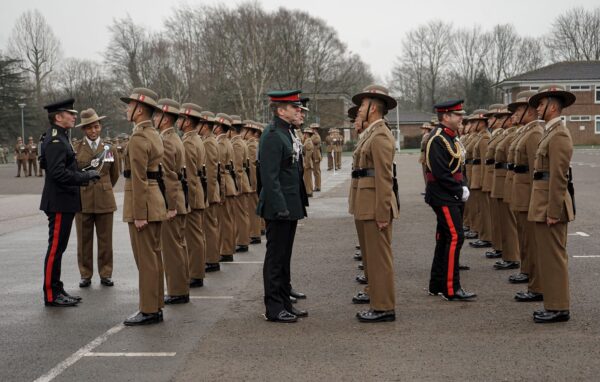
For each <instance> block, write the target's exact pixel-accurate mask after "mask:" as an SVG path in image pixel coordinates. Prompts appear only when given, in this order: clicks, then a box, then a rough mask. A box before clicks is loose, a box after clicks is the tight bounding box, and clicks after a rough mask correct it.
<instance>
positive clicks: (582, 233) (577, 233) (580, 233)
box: [568, 231, 590, 237]
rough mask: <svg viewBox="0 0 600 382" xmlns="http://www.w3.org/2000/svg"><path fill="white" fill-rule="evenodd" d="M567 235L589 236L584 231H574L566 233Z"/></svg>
mask: <svg viewBox="0 0 600 382" xmlns="http://www.w3.org/2000/svg"><path fill="white" fill-rule="evenodd" d="M568 235H569V236H583V237H590V235H589V234H587V233H585V232H579V231H577V232H574V233H570V234H568Z"/></svg>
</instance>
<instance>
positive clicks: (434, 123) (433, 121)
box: [429, 117, 440, 126]
mask: <svg viewBox="0 0 600 382" xmlns="http://www.w3.org/2000/svg"><path fill="white" fill-rule="evenodd" d="M429 123H431V124H432V125H433V126H437V125H439V124H440V121H439V119H438V117H431V120H430V121H429Z"/></svg>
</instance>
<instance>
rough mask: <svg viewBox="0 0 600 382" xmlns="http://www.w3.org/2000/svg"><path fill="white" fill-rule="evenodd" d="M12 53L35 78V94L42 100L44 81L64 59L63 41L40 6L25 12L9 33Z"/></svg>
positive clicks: (37, 98) (40, 101)
mask: <svg viewBox="0 0 600 382" xmlns="http://www.w3.org/2000/svg"><path fill="white" fill-rule="evenodd" d="M8 45H9V54H10V55H11V56H13V57H15V58H18V59H20V60H21V68H22V69H23V70H24V71H26V72H28V73H29V74H30V75H31V76H32V78H33V84H34V90H35V96H36V97H35V98H36V101H37V103H38V105H39V104H41V103H42V87H43V83H44V81H45V80H46V78H47V77H48V75H50V73H52V71H53V70H54V69H55V67H56V65H57V63H58V61H59V59H60V42H59V40H58V39H57V38H56V36H55V35H54V32H53V31H52V28H50V26H49V25H48V23H47V22H46V19H45V18H44V16H43V15H42V14H41V12H40V11H38V10H33V11H27V12H25V13H23V14H22V15H21V16H20V17H19V18H18V19H17V21H16V23H15V26H14V27H13V29H12V32H11V34H10V37H9V42H8Z"/></svg>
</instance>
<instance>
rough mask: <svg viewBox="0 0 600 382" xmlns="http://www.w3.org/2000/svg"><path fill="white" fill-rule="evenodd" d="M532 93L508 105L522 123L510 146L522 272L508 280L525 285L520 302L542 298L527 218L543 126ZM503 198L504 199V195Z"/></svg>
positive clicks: (518, 296) (513, 206)
mask: <svg viewBox="0 0 600 382" xmlns="http://www.w3.org/2000/svg"><path fill="white" fill-rule="evenodd" d="M535 93H536V91H535V90H530V91H524V92H520V93H519V94H517V99H516V101H515V102H513V103H511V104H510V105H509V108H511V109H513V110H514V116H515V118H518V119H519V124H524V126H523V127H522V129H521V132H520V134H519V136H518V137H517V138H515V140H514V142H513V143H512V144H511V147H510V150H512V151H513V152H514V153H513V155H512V163H513V170H512V173H513V174H514V175H513V181H512V184H511V185H510V186H511V191H510V192H511V197H510V207H511V209H512V210H513V211H514V213H515V215H516V218H517V234H518V237H519V252H520V257H521V271H520V273H518V274H516V275H511V276H510V277H509V278H508V281H509V282H511V283H513V284H519V283H527V284H528V286H527V291H525V292H517V294H516V295H515V299H516V300H517V301H521V302H528V301H542V299H543V295H542V286H541V281H540V276H539V267H538V265H537V254H536V242H535V222H530V221H529V220H528V219H527V214H528V211H529V202H530V200H531V184H532V182H533V168H534V161H535V153H536V151H537V147H538V144H539V142H540V139H541V138H542V133H543V131H544V126H542V124H541V123H540V121H539V120H538V116H537V111H536V110H535V108H534V107H532V106H530V105H529V98H530V97H531V96H533V95H534V94H535ZM509 160H511V159H509ZM505 196H506V195H505ZM504 200H505V201H506V198H505V199H504Z"/></svg>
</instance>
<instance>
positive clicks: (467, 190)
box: [461, 186, 471, 202]
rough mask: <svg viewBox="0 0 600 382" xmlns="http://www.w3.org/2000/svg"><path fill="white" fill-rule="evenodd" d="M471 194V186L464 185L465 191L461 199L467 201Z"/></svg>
mask: <svg viewBox="0 0 600 382" xmlns="http://www.w3.org/2000/svg"><path fill="white" fill-rule="evenodd" d="M469 195H471V192H469V188H468V187H467V186H463V193H462V198H461V200H462V201H463V202H466V201H467V200H469Z"/></svg>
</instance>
